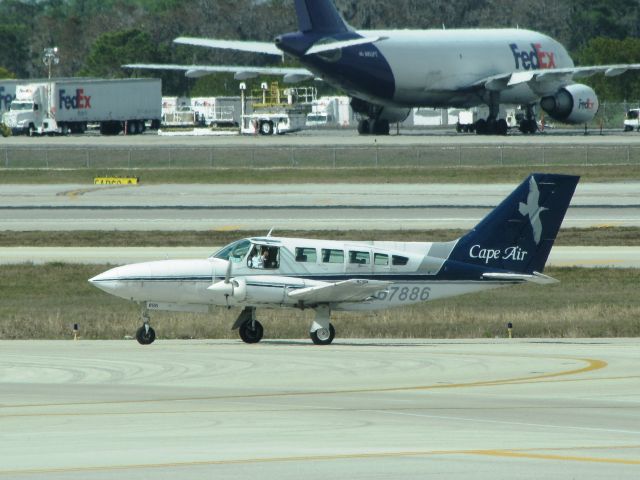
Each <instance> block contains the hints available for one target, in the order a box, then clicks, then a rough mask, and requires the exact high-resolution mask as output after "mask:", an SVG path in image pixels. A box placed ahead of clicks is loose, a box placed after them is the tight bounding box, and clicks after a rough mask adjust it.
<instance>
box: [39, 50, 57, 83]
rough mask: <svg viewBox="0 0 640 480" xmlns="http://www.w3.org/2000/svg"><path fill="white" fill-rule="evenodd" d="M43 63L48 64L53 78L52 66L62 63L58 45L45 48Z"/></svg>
mask: <svg viewBox="0 0 640 480" xmlns="http://www.w3.org/2000/svg"><path fill="white" fill-rule="evenodd" d="M42 63H44V64H45V65H46V66H47V69H48V72H49V77H48V78H49V80H51V67H52V66H53V65H58V64H59V63H60V56H59V55H58V47H51V48H45V49H44V53H43V55H42Z"/></svg>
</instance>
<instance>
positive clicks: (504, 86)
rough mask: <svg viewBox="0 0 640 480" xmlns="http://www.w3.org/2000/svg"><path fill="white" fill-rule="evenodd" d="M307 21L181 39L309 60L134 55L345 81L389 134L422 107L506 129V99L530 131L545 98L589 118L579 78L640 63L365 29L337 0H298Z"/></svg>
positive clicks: (372, 122)
mask: <svg viewBox="0 0 640 480" xmlns="http://www.w3.org/2000/svg"><path fill="white" fill-rule="evenodd" d="M295 8H296V12H297V15H298V24H299V31H297V32H294V33H287V34H284V35H280V36H278V37H277V38H276V39H275V42H274V43H265V42H246V41H234V40H213V39H201V38H188V37H181V38H177V39H176V40H175V42H176V43H181V44H188V45H198V46H204V47H210V48H222V49H232V50H239V51H246V52H255V53H260V54H266V55H279V56H281V55H283V54H287V55H290V56H292V57H293V58H295V59H297V60H298V61H299V62H300V63H301V64H302V65H304V67H305V68H269V67H262V68H261V67H248V66H230V65H217V66H198V65H190V66H184V65H153V64H134V65H125V67H128V68H152V69H164V68H168V69H178V70H184V71H185V73H186V75H187V76H191V77H198V76H203V75H207V74H210V73H213V72H234V73H235V77H236V79H238V80H243V79H248V78H252V77H256V76H258V75H265V74H270V75H281V76H283V77H284V81H285V82H297V81H301V80H305V79H311V78H320V79H323V80H325V81H327V82H329V83H330V84H332V85H334V86H336V87H338V88H340V89H342V90H344V91H345V92H347V93H348V94H349V95H350V96H351V98H352V106H353V109H354V110H355V112H356V113H358V114H359V116H360V122H359V124H358V131H359V132H360V133H361V134H377V135H385V134H388V133H389V124H390V123H395V122H400V121H402V120H404V119H405V118H406V117H407V116H408V115H409V112H410V110H411V108H413V107H433V108H447V107H457V108H470V107H473V106H478V105H488V106H489V116H488V118H486V119H481V120H479V121H478V122H477V124H476V131H477V132H478V133H479V134H506V133H507V123H506V121H505V119H502V118H499V107H500V105H501V104H517V105H522V106H523V107H524V110H525V111H526V115H525V118H524V119H523V120H522V121H521V122H520V126H519V127H520V130H521V131H522V132H523V133H534V132H535V131H536V130H537V125H536V121H535V109H536V107H537V106H538V105H539V106H540V107H541V108H542V109H543V110H544V111H545V112H546V113H547V114H548V115H549V116H550V117H552V118H554V119H556V120H558V121H562V122H565V123H572V124H581V123H586V122H589V121H590V120H592V119H593V118H594V116H595V115H596V113H597V111H598V97H597V96H596V94H595V92H594V91H593V89H591V88H590V87H588V86H587V85H583V84H580V83H576V82H575V80H578V79H580V78H585V77H589V76H591V75H595V74H597V73H604V75H605V76H616V75H620V74H622V73H624V72H626V71H627V70H636V69H640V64H624V65H600V66H588V67H575V66H574V63H573V61H572V60H571V57H570V56H569V54H568V53H567V51H566V49H565V48H564V47H563V46H562V45H561V44H560V43H558V42H557V41H555V40H554V39H552V38H550V37H548V36H546V35H543V34H541V33H537V32H533V31H530V30H521V29H468V30H460V29H453V30H445V29H443V30H380V31H377V30H376V31H365V30H355V29H354V28H352V27H351V26H349V25H348V24H347V23H346V22H345V21H344V19H343V18H342V17H341V16H340V14H339V13H338V11H337V10H336V8H335V6H334V4H333V2H332V1H331V0H295Z"/></svg>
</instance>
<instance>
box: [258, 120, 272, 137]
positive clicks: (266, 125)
mask: <svg viewBox="0 0 640 480" xmlns="http://www.w3.org/2000/svg"><path fill="white" fill-rule="evenodd" d="M260 133H261V134H262V135H273V123H272V122H262V123H261V124H260Z"/></svg>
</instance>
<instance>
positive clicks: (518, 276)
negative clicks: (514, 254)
mask: <svg viewBox="0 0 640 480" xmlns="http://www.w3.org/2000/svg"><path fill="white" fill-rule="evenodd" d="M482 278H486V279H487V280H505V281H514V282H518V281H521V282H531V283H537V284H539V285H548V284H551V283H558V282H559V280H556V279H555V278H552V277H550V276H548V275H544V274H542V273H538V272H533V273H532V274H531V275H527V274H523V273H483V274H482Z"/></svg>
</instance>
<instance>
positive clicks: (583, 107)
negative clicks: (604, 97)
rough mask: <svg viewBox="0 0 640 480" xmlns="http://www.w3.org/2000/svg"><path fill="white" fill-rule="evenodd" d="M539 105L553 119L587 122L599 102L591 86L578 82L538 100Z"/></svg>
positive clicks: (596, 109)
mask: <svg viewBox="0 0 640 480" xmlns="http://www.w3.org/2000/svg"><path fill="white" fill-rule="evenodd" d="M540 106H541V107H542V109H543V110H544V111H545V112H547V113H548V114H549V115H550V116H551V117H552V118H553V119H555V120H558V121H560V122H565V123H574V124H580V123H588V122H590V121H591V120H593V117H595V116H596V113H598V108H599V107H600V104H599V103H598V97H597V95H596V92H594V91H593V89H592V88H591V87H588V86H586V85H581V84H579V83H576V84H573V85H568V86H566V87H563V88H561V89H560V90H558V92H557V93H556V94H555V95H553V96H549V97H543V98H542V100H540Z"/></svg>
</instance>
